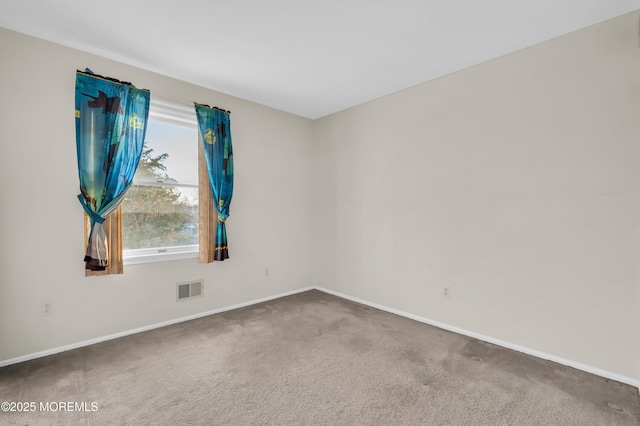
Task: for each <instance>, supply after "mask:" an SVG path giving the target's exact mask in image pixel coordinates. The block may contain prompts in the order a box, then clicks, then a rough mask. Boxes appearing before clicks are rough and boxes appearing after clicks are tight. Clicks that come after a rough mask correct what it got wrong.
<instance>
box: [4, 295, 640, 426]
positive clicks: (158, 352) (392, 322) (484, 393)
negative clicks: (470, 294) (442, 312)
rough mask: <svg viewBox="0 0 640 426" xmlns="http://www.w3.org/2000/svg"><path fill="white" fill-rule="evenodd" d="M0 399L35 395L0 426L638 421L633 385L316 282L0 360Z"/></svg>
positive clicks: (638, 398)
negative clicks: (362, 301)
mask: <svg viewBox="0 0 640 426" xmlns="http://www.w3.org/2000/svg"><path fill="white" fill-rule="evenodd" d="M0 401H14V402H17V401H20V402H32V401H33V402H36V403H37V404H36V408H37V410H36V412H33V413H15V412H9V413H6V412H0V424H3V425H5V424H9V425H14V424H15V425H26V424H29V425H55V424H59V425H82V424H87V425H147V424H148V425H227V424H229V425H244V424H253V425H325V424H326V425H638V424H640V396H639V395H638V389H637V388H634V387H631V386H628V385H624V384H621V383H618V382H614V381H610V380H607V379H603V378H601V377H597V376H593V375H590V374H587V373H584V372H581V371H577V370H574V369H572V368H568V367H564V366H560V365H558V364H555V363H553V362H549V361H543V360H540V359H537V358H534V357H530V356H527V355H523V354H520V353H517V352H513V351H510V350H507V349H503V348H500V347H497V346H493V345H490V344H487V343H483V342H481V341H478V340H475V339H471V338H468V337H464V336H460V335H457V334H454V333H450V332H447V331H443V330H440V329H438V328H435V327H431V326H428V325H425V324H421V323H418V322H415V321H411V320H408V319H405V318H401V317H398V316H395V315H392V314H389V313H385V312H381V311H378V310H376V309H372V308H368V307H365V306H362V305H359V304H356V303H352V302H349V301H345V300H343V299H340V298H337V297H334V296H331V295H327V294H325V293H322V292H319V291H309V292H305V293H301V294H298V295H294V296H289V297H286V298H282V299H278V300H274V301H270V302H265V303H261V304H259V305H254V306H251V307H247V308H243V309H238V310H235V311H230V312H227V313H222V314H217V315H213V316H209V317H206V318H201V319H198V320H194V321H189V322H185V323H181V324H177V325H173V326H170V327H166V328H163V329H157V330H153V331H149V332H145V333H140V334H137V335H134V336H129V337H125V338H121V339H117V340H112V341H109V342H104V343H100V344H97V345H93V346H89V347H85V348H81V349H77V350H73V351H69V352H65V353H61V354H57V355H53V356H49V357H46V358H41V359H37V360H33V361H29V362H25V363H21V364H17V365H12V366H8V367H4V368H0ZM40 402H45V403H46V402H48V403H49V404H50V405H49V408H50V409H52V408H57V409H58V411H57V412H51V411H40V408H41V407H39V403H40ZM57 402H74V403H78V406H77V407H76V406H75V405H73V404H71V407H72V408H73V409H76V408H78V409H81V410H83V411H73V412H60V407H61V406H62V405H60V404H58V405H57V406H56V403H57ZM82 403H85V404H84V405H82ZM92 403H97V411H91V410H92V409H95V408H96V405H92ZM45 408H46V406H45Z"/></svg>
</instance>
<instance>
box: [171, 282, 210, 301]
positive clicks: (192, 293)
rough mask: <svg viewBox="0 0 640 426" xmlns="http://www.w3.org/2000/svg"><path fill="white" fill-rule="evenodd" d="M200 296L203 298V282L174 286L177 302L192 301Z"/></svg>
mask: <svg viewBox="0 0 640 426" xmlns="http://www.w3.org/2000/svg"><path fill="white" fill-rule="evenodd" d="M202 296H204V282H203V280H197V281H189V282H185V283H178V284H177V285H176V300H177V301H180V300H187V299H193V298H194V297H202Z"/></svg>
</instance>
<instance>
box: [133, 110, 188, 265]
mask: <svg viewBox="0 0 640 426" xmlns="http://www.w3.org/2000/svg"><path fill="white" fill-rule="evenodd" d="M150 114H151V112H150ZM193 119H194V122H193V126H192V127H189V126H185V125H178V124H175V123H172V122H166V121H161V120H154V119H149V120H148V126H147V132H146V138H145V144H144V148H143V151H142V157H141V159H140V164H139V165H138V169H137V171H136V175H135V178H134V185H132V186H131V188H130V189H129V191H128V192H127V195H126V197H125V199H124V201H123V203H122V221H123V229H122V237H123V249H124V250H125V256H126V251H127V250H137V249H151V248H157V249H163V248H170V247H180V246H190V245H194V244H195V245H197V244H198V189H197V184H198V130H197V126H196V123H195V112H194V115H193ZM145 183H150V184H152V185H147V184H145ZM158 183H160V185H158ZM153 184H155V185H153ZM162 184H167V186H162ZM176 184H177V186H176ZM181 185H196V187H195V188H190V187H183V186H181Z"/></svg>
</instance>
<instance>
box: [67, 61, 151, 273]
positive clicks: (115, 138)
mask: <svg viewBox="0 0 640 426" xmlns="http://www.w3.org/2000/svg"><path fill="white" fill-rule="evenodd" d="M149 99H150V93H149V91H147V90H142V89H137V88H135V87H134V86H133V85H132V84H131V83H126V82H121V81H118V80H115V79H110V78H106V77H101V76H98V75H95V74H93V73H92V72H91V71H90V70H87V71H86V72H82V71H78V72H77V73H76V93H75V101H76V111H75V116H76V149H77V156H78V176H79V179H80V194H79V195H78V199H79V200H80V204H81V205H82V207H83V209H84V211H85V213H86V214H87V215H88V217H89V220H90V233H89V239H88V241H87V248H86V255H85V258H84V261H85V263H86V266H85V268H86V269H88V270H92V271H103V270H105V269H106V268H107V266H108V265H109V260H110V259H109V254H108V253H109V247H108V238H107V234H106V232H105V228H104V225H103V224H104V221H105V219H107V218H108V217H109V215H111V214H112V213H113V212H114V211H115V210H116V209H117V208H118V206H119V205H120V203H121V202H122V200H123V199H124V196H125V193H126V192H127V190H128V189H129V187H130V186H131V183H132V181H133V176H134V174H135V172H136V169H137V167H138V163H139V162H140V156H141V154H142V147H143V145H144V137H145V132H146V124H147V118H148V115H149Z"/></svg>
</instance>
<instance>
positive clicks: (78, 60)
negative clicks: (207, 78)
mask: <svg viewBox="0 0 640 426" xmlns="http://www.w3.org/2000/svg"><path fill="white" fill-rule="evenodd" d="M0 57H1V58H2V60H1V61H0V143H1V144H2V155H0V188H1V192H0V194H1V197H2V201H1V202H0V204H1V206H0V236H1V244H2V245H1V258H0V262H1V264H0V283H1V285H0V362H1V361H3V360H7V359H11V358H14V357H19V356H24V355H28V354H31V353H35V352H38V351H42V350H48V349H51V348H55V347H59V346H63V345H69V344H74V343H77V342H81V341H84V340H87V339H93V338H99V337H102V336H106V335H110V334H112V333H118V332H124V331H127V330H131V329H135V328H138V327H143V326H147V325H150V324H156V323H159V322H163V321H169V320H173V319H176V318H181V317H184V316H188V315H192V314H197V313H200V312H206V311H209V310H213V309H217V308H221V307H226V306H231V305H234V304H238V303H243V302H247V301H251V300H255V299H258V298H262V297H268V296H273V295H276V294H280V293H282V292H287V291H291V290H294V289H299V288H303V287H306V286H309V285H311V279H310V253H309V250H308V247H309V241H310V235H309V233H310V224H309V220H310V214H309V211H308V209H309V207H310V195H309V187H310V174H309V169H310V143H311V130H312V129H311V125H312V123H311V122H310V121H309V120H306V119H303V118H300V117H296V116H294V115H290V114H286V113H283V112H279V111H276V110H273V109H269V108H265V107H263V106H259V105H256V104H253V103H250V102H247V101H243V100H240V99H237V98H233V97H230V96H226V95H223V94H220V93H216V92H214V91H211V90H206V89H203V88H201V87H197V86H194V85H191V84H187V83H184V82H181V81H177V80H174V79H171V78H167V77H163V76H160V75H157V74H153V73H150V72H146V71H143V70H140V69H137V68H133V67H130V66H127V65H123V64H121V63H116V62H113V61H110V60H107V59H104V58H100V57H97V56H92V55H89V54H86V53H82V52H79V51H76V50H72V49H68V48H65V47H61V46H59V45H55V44H51V43H47V42H44V41H41V40H38V39H35V38H31V37H27V36H24V35H20V34H18V33H15V32H10V31H7V30H2V29H0ZM85 67H89V68H91V69H92V70H93V71H94V72H96V73H99V74H103V75H108V76H112V77H115V78H120V79H123V80H126V81H131V82H133V83H134V84H135V85H136V86H137V87H141V88H146V89H150V90H151V93H152V95H151V96H152V97H153V96H159V97H163V98H167V99H171V100H174V101H176V102H179V103H183V104H187V105H188V104H191V103H192V102H194V101H197V102H201V103H207V104H210V105H218V106H221V107H224V108H227V109H230V110H231V111H232V114H231V131H232V134H233V138H234V154H235V157H236V182H235V193H234V197H233V202H232V205H231V217H230V219H229V221H228V222H227V223H228V225H227V226H228V233H229V239H230V247H231V248H230V254H231V259H229V260H228V261H225V262H220V263H214V264H209V265H200V264H199V263H198V261H197V259H190V260H182V261H173V262H163V263H154V264H145V265H132V266H125V274H124V275H120V276H110V277H90V278H85V277H84V270H83V265H84V264H83V262H82V258H83V256H84V254H83V228H82V221H83V210H82V208H81V207H80V204H79V202H78V200H77V198H76V195H77V193H78V187H79V185H78V176H77V166H76V152H75V127H74V119H73V110H74V90H75V86H74V85H75V71H76V69H84V68H85ZM265 267H268V268H269V269H270V274H269V276H268V277H265V274H264V269H265ZM196 278H204V280H205V297H203V298H200V299H194V300H191V301H188V302H180V303H176V301H175V285H176V283H177V282H182V281H185V280H190V279H196ZM47 298H51V299H52V300H53V305H54V306H53V307H54V314H53V315H52V316H51V317H45V318H42V317H41V316H40V314H39V310H38V308H39V304H40V301H41V300H44V299H47Z"/></svg>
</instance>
